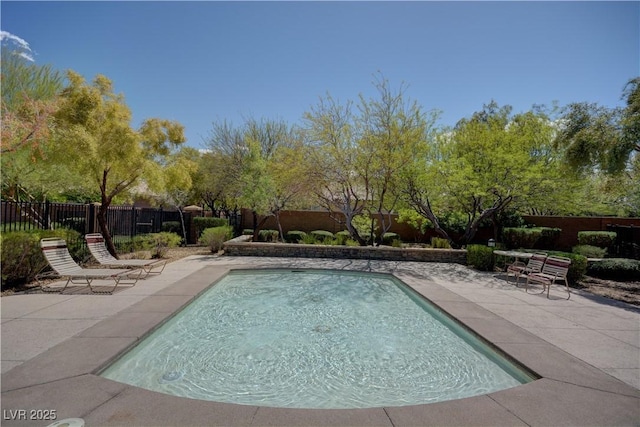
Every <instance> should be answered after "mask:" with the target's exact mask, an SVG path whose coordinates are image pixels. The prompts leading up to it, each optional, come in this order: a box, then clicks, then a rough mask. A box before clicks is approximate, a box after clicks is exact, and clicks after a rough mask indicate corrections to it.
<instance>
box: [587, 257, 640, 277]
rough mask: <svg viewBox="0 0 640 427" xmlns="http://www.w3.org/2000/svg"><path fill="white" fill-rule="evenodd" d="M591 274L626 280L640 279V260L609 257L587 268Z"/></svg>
mask: <svg viewBox="0 0 640 427" xmlns="http://www.w3.org/2000/svg"><path fill="white" fill-rule="evenodd" d="M587 273H588V274H589V276H593V277H599V278H601V279H610V280H617V281H620V282H625V281H638V280H640V261H638V260H635V259H626V258H609V259H604V260H602V261H598V262H594V263H592V264H591V265H589V267H588V268H587Z"/></svg>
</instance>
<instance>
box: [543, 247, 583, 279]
mask: <svg viewBox="0 0 640 427" xmlns="http://www.w3.org/2000/svg"><path fill="white" fill-rule="evenodd" d="M547 253H548V254H549V255H554V256H562V257H566V258H569V259H570V260H571V265H570V266H569V272H568V273H567V279H569V283H576V282H577V281H578V280H580V279H582V278H583V277H584V275H585V274H587V257H586V256H584V255H580V254H573V253H570V252H559V251H550V252H547Z"/></svg>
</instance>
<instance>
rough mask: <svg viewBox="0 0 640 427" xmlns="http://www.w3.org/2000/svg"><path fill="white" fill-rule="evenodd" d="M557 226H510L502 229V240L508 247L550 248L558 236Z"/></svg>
mask: <svg viewBox="0 0 640 427" xmlns="http://www.w3.org/2000/svg"><path fill="white" fill-rule="evenodd" d="M561 231H562V230H560V229H559V228H550V227H533V228H511V227H506V228H504V229H503V230H502V240H503V243H504V244H505V246H506V247H507V248H509V249H519V248H524V249H533V248H538V249H551V248H553V247H554V246H555V244H556V241H557V240H558V237H559V236H560V232H561Z"/></svg>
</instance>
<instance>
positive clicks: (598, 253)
mask: <svg viewBox="0 0 640 427" xmlns="http://www.w3.org/2000/svg"><path fill="white" fill-rule="evenodd" d="M571 252H573V253H574V254H580V255H584V256H586V257H587V258H604V257H605V256H606V255H607V250H606V249H605V248H599V247H598V246H591V245H578V246H574V247H573V249H572V250H571Z"/></svg>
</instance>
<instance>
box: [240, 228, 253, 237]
mask: <svg viewBox="0 0 640 427" xmlns="http://www.w3.org/2000/svg"><path fill="white" fill-rule="evenodd" d="M242 235H243V236H253V230H252V229H250V228H245V229H243V230H242Z"/></svg>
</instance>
